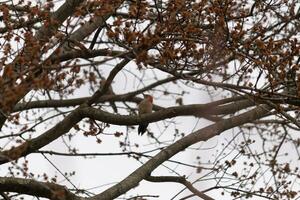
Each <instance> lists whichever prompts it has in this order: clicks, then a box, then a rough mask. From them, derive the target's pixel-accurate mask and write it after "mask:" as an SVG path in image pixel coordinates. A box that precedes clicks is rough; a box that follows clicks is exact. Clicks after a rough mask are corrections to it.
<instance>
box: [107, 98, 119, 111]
mask: <svg viewBox="0 0 300 200" xmlns="http://www.w3.org/2000/svg"><path fill="white" fill-rule="evenodd" d="M109 104H110V106H111V107H112V109H113V110H114V112H115V113H118V108H117V106H116V104H115V103H114V102H112V101H111V102H109Z"/></svg>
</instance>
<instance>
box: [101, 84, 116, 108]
mask: <svg viewBox="0 0 300 200" xmlns="http://www.w3.org/2000/svg"><path fill="white" fill-rule="evenodd" d="M105 83H106V79H102V80H101V81H100V88H101V89H102V88H103V87H104V84H105ZM105 94H107V95H115V93H114V91H113V89H112V87H111V85H110V86H109V87H108V89H107V91H106V93H105ZM109 104H110V106H111V107H112V109H113V110H114V112H115V113H117V112H118V109H117V106H116V104H115V103H114V102H113V101H110V102H109Z"/></svg>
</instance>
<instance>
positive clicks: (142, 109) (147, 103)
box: [138, 95, 153, 135]
mask: <svg viewBox="0 0 300 200" xmlns="http://www.w3.org/2000/svg"><path fill="white" fill-rule="evenodd" d="M152 107H153V97H152V96H151V95H144V99H143V100H142V101H141V102H140V103H139V105H138V109H139V115H143V114H148V113H151V112H152ZM147 126H148V123H141V124H140V125H139V128H138V134H139V135H143V134H144V133H145V132H146V130H147Z"/></svg>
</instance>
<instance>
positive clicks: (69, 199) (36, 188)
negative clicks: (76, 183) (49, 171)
mask: <svg viewBox="0 0 300 200" xmlns="http://www.w3.org/2000/svg"><path fill="white" fill-rule="evenodd" d="M0 192H16V193H20V194H28V195H32V196H38V197H44V198H48V199H53V200H77V199H78V200H79V199H81V198H79V197H77V196H76V195H74V194H73V193H71V192H70V191H69V190H67V189H66V188H65V187H64V186H61V185H58V184H54V183H45V182H40V181H35V180H31V179H23V178H11V177H0Z"/></svg>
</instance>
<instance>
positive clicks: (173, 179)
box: [145, 176, 214, 200]
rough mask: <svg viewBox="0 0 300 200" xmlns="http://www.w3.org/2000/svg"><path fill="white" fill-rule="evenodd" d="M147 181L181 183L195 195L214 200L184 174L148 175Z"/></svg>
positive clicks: (205, 199) (206, 199)
mask: <svg viewBox="0 0 300 200" xmlns="http://www.w3.org/2000/svg"><path fill="white" fill-rule="evenodd" d="M145 180H146V181H150V182H175V183H181V184H183V185H184V186H186V187H187V188H188V189H189V190H190V191H191V192H192V193H193V194H194V195H196V196H198V197H200V198H201V199H204V200H214V199H213V198H211V197H209V196H207V195H206V194H204V193H203V192H201V191H199V190H197V189H196V188H195V187H194V186H193V185H192V183H190V182H189V181H187V180H186V178H185V177H184V176H182V177H179V176H148V177H146V178H145Z"/></svg>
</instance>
